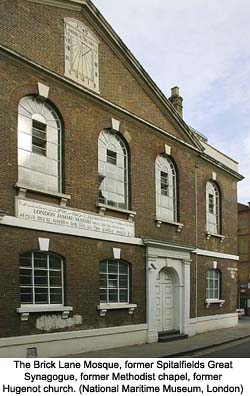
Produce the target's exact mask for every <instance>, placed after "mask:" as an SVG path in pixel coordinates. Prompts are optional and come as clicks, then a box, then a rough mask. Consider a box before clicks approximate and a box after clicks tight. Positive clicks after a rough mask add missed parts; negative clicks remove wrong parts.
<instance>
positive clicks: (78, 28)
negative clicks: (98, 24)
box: [65, 20, 99, 92]
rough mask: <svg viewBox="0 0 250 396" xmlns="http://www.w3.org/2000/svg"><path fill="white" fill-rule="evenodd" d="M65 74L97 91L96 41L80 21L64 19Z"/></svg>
mask: <svg viewBox="0 0 250 396" xmlns="http://www.w3.org/2000/svg"><path fill="white" fill-rule="evenodd" d="M65 75H66V76H67V77H69V78H70V79H72V80H74V81H76V82H77V83H79V84H81V85H83V86H85V87H87V88H89V89H91V90H94V91H97V92H99V67H98V41H97V39H96V37H95V36H94V35H93V33H92V32H91V31H90V30H89V29H88V28H87V27H86V26H85V25H83V24H82V23H81V22H78V21H74V20H65Z"/></svg>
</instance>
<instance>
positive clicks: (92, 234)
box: [0, 216, 143, 246]
mask: <svg viewBox="0 0 250 396" xmlns="http://www.w3.org/2000/svg"><path fill="white" fill-rule="evenodd" d="M0 225H6V226H10V227H20V228H26V229H31V230H37V231H46V232H50V233H54V234H63V235H74V236H79V237H84V238H90V239H98V240H103V241H111V242H120V243H127V244H129V245H138V246H143V241H142V239H141V238H132V237H123V236H120V235H115V234H105V233H100V232H96V231H87V230H82V229H81V230H80V229H76V228H72V227H67V226H64V227H62V226H58V225H54V224H46V223H38V222H36V221H31V220H23V219H18V218H17V217H14V216H5V217H4V218H3V219H2V220H0Z"/></svg>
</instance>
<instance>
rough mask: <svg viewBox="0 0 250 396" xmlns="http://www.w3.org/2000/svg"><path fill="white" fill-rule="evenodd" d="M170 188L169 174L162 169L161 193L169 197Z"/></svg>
mask: <svg viewBox="0 0 250 396" xmlns="http://www.w3.org/2000/svg"><path fill="white" fill-rule="evenodd" d="M168 188H169V183H168V174H167V173H166V172H162V171H161V195H165V196H166V197H167V196H168V195H169V191H168Z"/></svg>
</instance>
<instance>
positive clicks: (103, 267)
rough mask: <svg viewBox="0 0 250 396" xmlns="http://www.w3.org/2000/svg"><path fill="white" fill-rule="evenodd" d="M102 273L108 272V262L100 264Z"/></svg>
mask: <svg viewBox="0 0 250 396" xmlns="http://www.w3.org/2000/svg"><path fill="white" fill-rule="evenodd" d="M100 272H104V273H106V272H107V262H106V261H102V262H101V263H100Z"/></svg>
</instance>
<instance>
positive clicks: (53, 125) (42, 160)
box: [18, 96, 62, 192]
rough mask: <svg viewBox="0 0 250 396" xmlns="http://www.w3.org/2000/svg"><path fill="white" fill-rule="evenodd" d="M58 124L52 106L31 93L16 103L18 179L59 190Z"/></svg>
mask: <svg viewBox="0 0 250 396" xmlns="http://www.w3.org/2000/svg"><path fill="white" fill-rule="evenodd" d="M61 150H62V125H61V122H60V119H59V115H58V114H57V112H56V111H55V109H54V108H52V106H51V105H50V104H49V103H48V102H46V101H44V100H42V99H39V98H37V97H35V96H25V97H23V98H22V99H21V100H20V102H19V106H18V181H19V182H20V183H23V184H25V185H27V186H29V187H31V188H34V189H36V188H37V189H39V190H45V191H49V192H60V191H61V190H62V163H61V157H62V153H61Z"/></svg>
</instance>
